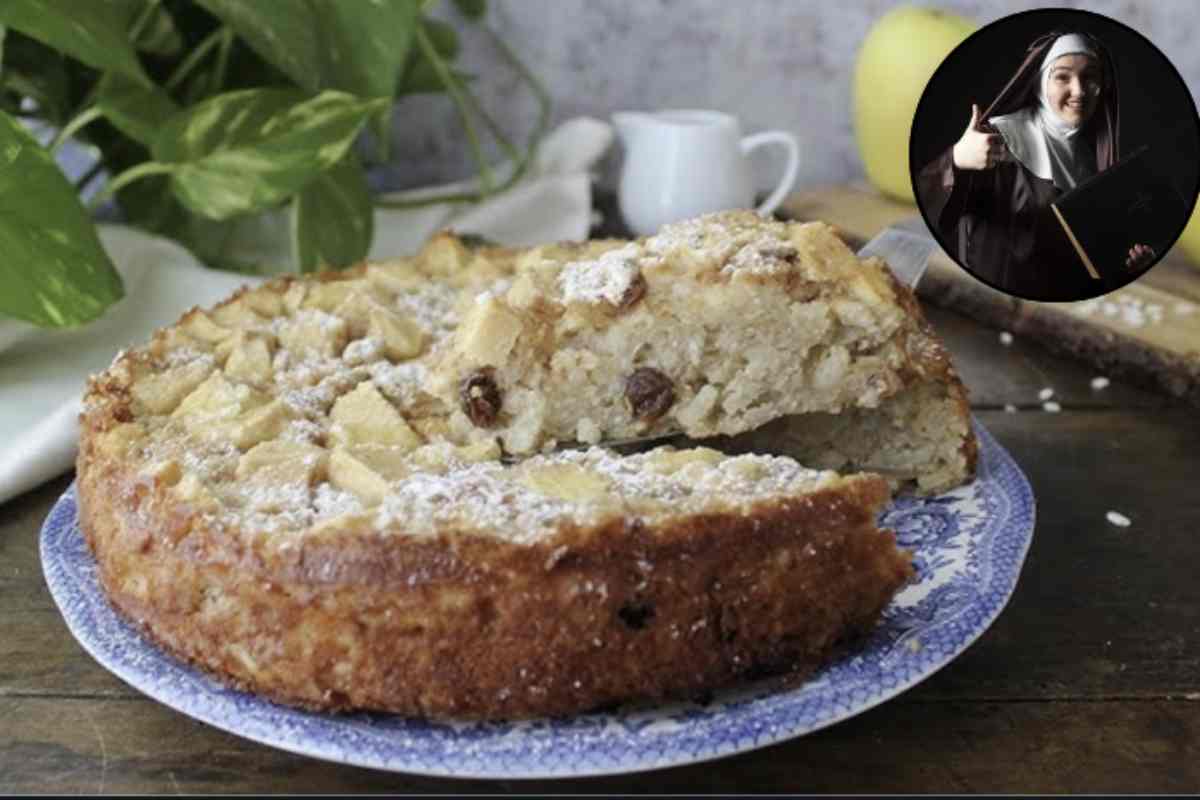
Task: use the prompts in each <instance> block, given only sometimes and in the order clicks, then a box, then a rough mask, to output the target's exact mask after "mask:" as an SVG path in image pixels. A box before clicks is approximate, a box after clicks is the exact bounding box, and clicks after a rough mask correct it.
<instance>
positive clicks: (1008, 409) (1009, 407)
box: [1004, 403, 1017, 414]
mask: <svg viewBox="0 0 1200 800" xmlns="http://www.w3.org/2000/svg"><path fill="white" fill-rule="evenodd" d="M1004 413H1005V414H1015V413H1017V407H1016V406H1014V405H1013V404H1012V403H1005V404H1004Z"/></svg>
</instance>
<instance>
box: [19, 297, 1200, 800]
mask: <svg viewBox="0 0 1200 800" xmlns="http://www.w3.org/2000/svg"><path fill="white" fill-rule="evenodd" d="M930 316H931V317H932V318H933V321H934V323H935V325H936V327H937V328H938V329H939V330H940V331H941V333H942V334H943V336H944V337H945V338H946V341H947V344H948V345H949V347H950V349H951V350H952V351H953V353H954V355H955V358H956V362H957V364H958V365H959V368H960V371H961V372H962V373H963V375H964V378H965V380H966V383H967V385H968V386H969V387H970V389H971V392H972V405H973V406H974V408H975V410H976V413H977V415H978V417H979V418H980V420H981V421H982V422H983V423H984V424H985V425H986V426H987V427H988V428H989V429H990V430H991V431H992V432H993V433H994V434H995V436H996V438H997V439H998V440H999V441H1000V442H1001V444H1003V445H1004V447H1006V448H1007V449H1008V450H1009V452H1010V453H1011V454H1012V455H1013V457H1014V458H1015V459H1016V461H1017V463H1018V464H1019V465H1021V467H1022V468H1023V469H1024V471H1025V472H1026V474H1027V475H1028V476H1029V479H1030V481H1031V483H1032V485H1033V488H1034V494H1035V496H1036V498H1037V504H1038V505H1037V529H1036V532H1035V535H1034V541H1033V547H1032V549H1031V551H1030V553H1029V557H1028V561H1027V562H1026V566H1025V569H1024V572H1023V573H1022V576H1021V580H1020V583H1019V585H1018V587H1017V591H1016V594H1015V595H1014V597H1013V600H1012V602H1011V603H1010V605H1009V607H1008V608H1007V609H1006V610H1005V612H1004V613H1003V614H1002V615H1001V617H1000V619H999V620H998V621H997V622H996V623H995V624H994V625H993V626H992V628H991V629H990V630H989V631H988V632H987V633H986V634H985V635H984V636H983V637H982V638H981V639H980V640H979V641H978V642H977V643H976V644H975V645H973V646H972V647H971V648H970V649H969V650H967V652H966V653H964V654H963V655H962V656H960V657H959V658H958V659H956V660H955V661H954V662H952V663H951V664H950V665H949V666H947V667H946V668H945V669H943V670H942V671H940V672H938V673H937V674H935V675H933V676H932V677H930V678H929V679H928V680H926V681H925V682H924V683H922V684H920V685H919V686H917V687H916V688H914V689H912V690H910V691H909V692H906V693H905V694H903V695H901V696H900V697H898V698H895V699H894V700H892V701H890V702H887V703H884V704H883V705H881V706H879V707H877V708H875V709H872V710H870V711H868V712H866V713H863V714H860V715H859V716H856V717H854V718H852V719H850V720H847V721H846V722H843V723H840V724H838V725H835V726H833V727H832V728H829V729H826V730H824V731H820V732H818V733H815V734H812V735H810V736H805V737H802V738H799V739H794V740H792V741H789V742H784V743H781V744H777V745H774V746H771V747H768V748H765V749H762V750H759V751H756V752H751V753H745V754H742V755H739V756H734V757H730V758H725V759H721V760H719V761H716V762H711V763H707V764H699V765H692V766H686V767H679V768H673V769H667V770H658V771H654V772H650V773H646V774H640V775H623V776H613V777H605V778H592V779H580V780H566V781H564V780H559V781H470V780H453V779H434V778H424V777H418V776H411V775H402V774H390V773H384V772H377V771H373V770H365V769H359V768H355V767H348V766H343V765H338V764H330V763H325V762H321V761H316V760H313V759H309V758H305V757H302V756H296V755H291V754H288V753H285V752H282V751H279V750H275V749H272V748H269V747H265V746H262V745H258V744H255V743H253V742H249V741H246V740H243V739H240V738H238V737H236V736H232V735H230V734H227V733H223V732H221V731H218V730H216V729H214V728H211V727H209V726H207V725H204V724H201V723H199V722H196V721H194V720H192V719H190V718H188V717H185V716H182V715H180V714H178V713H176V712H174V711H171V710H170V709H168V708H166V707H165V706H162V705H161V704H159V703H157V702H155V701H153V700H150V699H148V698H146V697H144V696H143V695H141V694H140V693H138V692H136V691H134V690H132V689H130V688H129V687H128V686H126V685H125V684H123V683H122V682H121V681H119V680H118V679H117V678H115V677H113V676H112V675H111V674H109V673H108V672H107V671H106V670H104V669H103V668H101V667H100V666H99V665H97V664H96V663H95V662H94V661H93V660H92V659H91V658H90V657H89V656H88V655H87V654H86V653H85V652H84V651H83V650H82V649H81V648H80V647H79V645H78V644H76V643H75V641H74V639H72V638H71V635H70V634H69V632H68V631H67V629H66V627H65V625H64V623H63V621H62V618H61V617H60V616H59V614H58V611H57V610H56V608H55V606H54V604H53V602H52V600H51V599H50V596H49V594H48V592H47V590H46V588H45V584H44V582H43V579H42V575H41V567H40V564H39V560H38V534H39V530H40V527H41V524H42V522H43V520H44V518H45V516H46V514H47V512H48V511H49V509H50V507H51V505H52V504H53V503H54V501H55V500H56V499H57V498H58V496H59V495H60V494H61V493H62V492H63V490H64V489H65V488H66V487H67V485H68V484H69V481H70V476H64V477H62V478H60V479H57V480H55V481H52V482H50V483H48V484H46V485H44V486H42V487H40V488H38V489H36V490H34V491H32V492H29V493H28V494H26V495H23V496H21V497H18V498H16V499H14V500H12V501H10V502H8V503H6V504H4V505H0V793H3V792H29V793H49V792H62V793H74V792H87V793H97V792H103V793H131V792H154V793H167V794H169V793H175V792H186V793H241V792H264V793H265V792H290V793H307V792H328V793H346V792H381V791H390V792H431V793H433V792H437V793H440V792H493V791H496V792H510V793H525V792H631V793H632V792H648V791H658V792H696V791H724V792H735V791H736V792H849V793H854V792H888V793H907V792H913V793H916V792H1028V793H1050V792H1055V793H1057V792H1149V791H1160V792H1196V791H1198V790H1200V582H1198V581H1197V580H1196V579H1195V571H1196V566H1195V565H1196V564H1197V563H1200V491H1197V477H1196V476H1197V474H1198V473H1200V455H1197V454H1198V453H1200V425H1198V424H1197V421H1196V411H1195V409H1193V408H1190V407H1188V406H1186V405H1184V404H1182V403H1180V402H1179V401H1176V400H1172V399H1171V398H1169V397H1166V396H1164V395H1163V394H1161V393H1156V392H1147V391H1143V390H1140V389H1138V388H1136V387H1133V386H1129V385H1125V384H1124V383H1122V382H1121V381H1115V382H1114V383H1113V384H1112V385H1110V386H1109V387H1108V388H1106V389H1104V390H1102V391H1095V390H1093V389H1092V388H1091V386H1090V381H1091V378H1092V377H1094V375H1095V373H1094V371H1093V370H1092V369H1091V368H1089V367H1087V366H1085V365H1083V364H1081V363H1079V362H1078V361H1072V360H1064V359H1059V358H1056V357H1054V356H1051V355H1049V354H1047V353H1046V351H1045V350H1044V349H1043V348H1042V347H1040V346H1038V345H1037V344H1036V343H1034V342H1029V341H1026V340H1024V339H1023V338H1021V337H1020V336H1018V337H1017V338H1016V341H1015V342H1013V343H1012V345H1011V346H1008V347H1005V346H1003V345H1002V344H1001V343H1000V342H999V340H998V337H997V334H996V332H995V331H994V330H992V329H990V328H987V327H984V326H981V325H979V324H978V323H977V322H975V321H973V320H970V319H967V318H965V317H962V316H959V315H957V314H954V313H950V312H946V311H939V310H934V311H933V312H931V314H930ZM1047 387H1049V388H1053V389H1054V390H1055V393H1056V399H1057V400H1059V402H1060V403H1061V404H1062V406H1063V410H1062V412H1061V413H1048V412H1045V411H1042V410H1041V408H1040V401H1039V400H1038V392H1039V391H1040V390H1041V389H1043V388H1047ZM1006 405H1013V406H1017V407H1018V408H1019V409H1020V410H1019V411H1017V412H1015V413H1010V412H1006V411H1004V407H1005V406H1006ZM1109 510H1117V511H1120V512H1121V513H1123V514H1125V515H1127V516H1128V517H1130V519H1131V520H1132V525H1130V526H1129V527H1128V528H1118V527H1115V526H1113V525H1111V524H1110V523H1108V522H1107V521H1106V519H1105V514H1106V512H1107V511H1109Z"/></svg>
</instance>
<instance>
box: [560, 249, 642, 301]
mask: <svg viewBox="0 0 1200 800" xmlns="http://www.w3.org/2000/svg"><path fill="white" fill-rule="evenodd" d="M640 255H641V252H640V251H639V249H638V246H637V245H636V244H628V245H625V246H624V247H621V248H619V249H617V250H609V251H608V252H606V253H603V254H602V255H601V256H600V257H599V258H597V259H596V260H595V261H573V262H571V263H570V264H567V266H566V267H565V268H564V269H563V271H562V272H561V273H560V274H559V277H558V282H559V286H560V287H561V289H562V293H563V299H564V300H565V301H566V302H568V303H572V302H583V303H597V302H599V301H601V300H607V301H608V302H610V303H612V304H613V305H617V304H618V303H620V302H621V298H622V297H623V296H624V295H625V293H626V292H627V291H628V290H629V287H630V286H632V285H633V282H634V280H636V279H637V276H638V275H639V273H640V269H639V268H638V258H639V257H640Z"/></svg>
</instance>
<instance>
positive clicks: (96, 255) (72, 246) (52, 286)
mask: <svg viewBox="0 0 1200 800" xmlns="http://www.w3.org/2000/svg"><path fill="white" fill-rule="evenodd" d="M0 253H3V254H4V256H3V258H0V286H3V287H4V291H3V292H0V313H4V314H8V315H11V316H14V317H17V318H19V319H23V320H26V321H28V322H32V323H34V324H35V325H42V326H46V327H65V326H70V325H79V324H82V323H84V322H88V321H90V320H93V319H95V318H96V317H98V316H100V314H101V313H103V312H104V309H106V308H107V307H108V306H109V305H111V304H112V303H114V302H116V301H117V300H119V299H121V296H122V294H123V288H122V286H121V276H120V275H119V274H117V270H116V268H115V267H114V266H113V263H112V261H111V260H109V257H108V255H107V254H106V253H105V252H104V248H103V246H101V244H100V239H99V238H98V237H97V236H96V229H95V226H93V224H92V221H91V219H90V218H89V217H88V215H87V212H86V211H85V210H84V209H83V206H82V205H80V203H79V198H78V197H77V196H76V195H75V189H74V188H73V187H72V186H71V184H70V183H68V182H67V179H66V177H65V176H64V175H63V174H62V172H61V171H60V170H59V168H58V165H57V164H55V163H54V159H53V158H51V156H50V153H49V152H47V151H46V149H45V148H44V147H42V146H41V145H39V144H38V143H37V141H35V140H34V138H33V137H32V136H31V135H30V134H29V132H28V131H27V130H25V128H24V127H23V126H22V125H21V124H20V123H19V122H17V121H16V120H15V119H13V118H12V117H10V116H9V115H7V114H5V113H3V112H0Z"/></svg>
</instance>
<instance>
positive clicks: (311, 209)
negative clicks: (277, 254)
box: [291, 153, 375, 272]
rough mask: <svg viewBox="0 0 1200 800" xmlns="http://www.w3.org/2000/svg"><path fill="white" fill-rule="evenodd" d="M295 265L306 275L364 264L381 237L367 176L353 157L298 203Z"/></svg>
mask: <svg viewBox="0 0 1200 800" xmlns="http://www.w3.org/2000/svg"><path fill="white" fill-rule="evenodd" d="M291 226H292V260H293V261H294V263H295V265H296V267H297V268H298V269H299V270H300V271H301V272H315V271H317V270H321V269H330V268H334V269H336V268H339V267H346V266H349V265H351V264H354V263H356V262H358V261H361V260H362V259H363V258H365V257H366V255H367V250H368V249H370V247H371V238H372V237H373V236H374V234H375V216H374V206H373V204H372V202H371V191H370V188H369V187H368V186H367V176H366V173H364V172H363V169H362V166H361V165H360V164H359V163H358V159H357V158H355V157H354V154H353V153H350V154H348V155H347V157H346V158H344V159H342V160H341V161H339V162H338V163H337V164H335V165H334V166H333V167H332V168H330V169H328V170H326V171H325V172H322V173H321V174H320V175H318V176H317V177H316V178H314V179H313V180H312V181H311V182H309V183H308V184H307V185H306V186H305V187H304V189H302V190H301V191H300V193H299V194H297V195H296V198H295V200H293V201H292V218H291Z"/></svg>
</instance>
